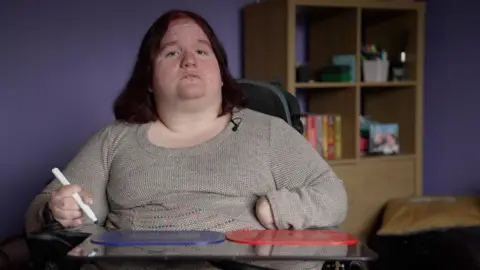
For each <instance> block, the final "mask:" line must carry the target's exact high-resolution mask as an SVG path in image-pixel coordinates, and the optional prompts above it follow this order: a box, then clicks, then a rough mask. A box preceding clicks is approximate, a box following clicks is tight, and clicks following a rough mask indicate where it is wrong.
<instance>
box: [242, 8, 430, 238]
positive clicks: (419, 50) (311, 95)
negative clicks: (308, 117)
mask: <svg viewBox="0 0 480 270" xmlns="http://www.w3.org/2000/svg"><path fill="white" fill-rule="evenodd" d="M424 15H425V4H424V3H420V2H415V1H413V0H412V1H408V0H270V1H268V0H267V1H262V2H260V3H255V4H250V5H248V6H246V7H245V8H244V10H243V48H244V58H243V60H244V62H243V71H244V78H248V79H255V80H264V81H273V80H275V81H280V82H282V83H283V85H284V86H285V87H286V89H287V90H288V91H289V92H291V93H293V94H297V91H300V89H301V91H303V93H305V94H306V97H307V102H308V108H309V110H308V112H310V113H316V114H339V115H341V117H342V128H341V129H342V134H341V138H342V152H343V153H342V158H341V159H337V160H331V161H329V163H330V164H331V166H332V168H333V169H334V171H335V172H336V173H337V174H338V175H339V176H340V178H342V180H343V181H344V182H345V185H346V188H347V191H348V194H349V213H348V217H347V219H346V221H345V222H344V223H343V224H342V227H343V229H344V230H346V231H348V232H350V233H353V234H355V235H357V236H358V237H360V238H361V239H363V238H364V237H365V236H366V235H367V234H368V233H370V231H371V228H372V225H373V223H374V222H375V221H376V219H377V218H378V214H379V213H380V210H381V208H382V206H384V204H385V203H386V202H387V200H389V199H392V198H397V197H404V196H412V195H420V194H421V193H422V125H423V124H422V118H423V116H422V115H423V114H422V104H423V100H422V96H423V95H422V92H423V55H424V52H423V50H424ZM300 18H302V20H303V19H305V18H306V20H307V21H308V23H307V24H306V25H305V27H306V29H305V33H306V34H305V40H304V42H305V44H307V46H306V55H307V59H306V61H307V62H308V65H309V69H311V70H310V72H313V71H314V69H316V68H319V67H322V66H325V65H328V64H331V59H332V55H338V54H349V55H354V56H355V66H356V67H355V75H354V77H355V78H354V80H353V81H352V82H310V81H309V82H297V76H296V64H297V61H298V59H296V51H298V48H296V43H297V42H296V39H297V37H296V34H297V32H296V28H297V24H298V21H299V20H300ZM405 33H408V36H409V38H408V42H403V43H402V42H399V40H401V39H402V35H403V36H404V35H405ZM368 43H370V44H371V43H374V44H380V45H381V46H382V47H383V48H384V49H386V50H387V52H389V53H390V52H398V51H399V50H400V48H399V46H401V45H400V44H403V45H402V48H403V51H405V52H406V55H407V62H406V65H407V70H408V71H409V78H408V80H403V81H399V82H394V81H390V80H389V81H387V82H382V83H371V82H364V81H363V79H362V69H361V68H362V58H361V55H362V51H361V49H362V45H364V44H368ZM390 56H391V55H390ZM362 114H363V115H368V116H370V117H372V118H373V119H374V120H377V121H380V122H387V123H389V122H395V123H398V125H399V142H400V154H398V155H395V156H376V157H365V156H362V155H361V154H360V121H359V116H360V115H362Z"/></svg>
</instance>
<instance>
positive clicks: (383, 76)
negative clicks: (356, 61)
mask: <svg viewBox="0 0 480 270" xmlns="http://www.w3.org/2000/svg"><path fill="white" fill-rule="evenodd" d="M362 64H363V81H365V82H386V81H388V71H389V68H390V62H389V61H388V60H363V63H362Z"/></svg>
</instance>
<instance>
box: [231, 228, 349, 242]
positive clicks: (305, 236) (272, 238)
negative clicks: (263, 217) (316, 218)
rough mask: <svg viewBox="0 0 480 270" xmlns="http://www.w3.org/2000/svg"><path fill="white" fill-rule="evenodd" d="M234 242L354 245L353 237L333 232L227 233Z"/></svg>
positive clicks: (277, 231) (257, 231)
mask: <svg viewBox="0 0 480 270" xmlns="http://www.w3.org/2000/svg"><path fill="white" fill-rule="evenodd" d="M225 237H226V238H227V239H228V240H229V241H232V242H236V243H242V244H249V245H327V246H328V245H329V246H335V245H354V244H356V243H357V242H358V239H357V238H355V237H354V236H353V235H351V234H348V233H343V232H338V231H331V230H298V231H295V230H242V231H232V232H227V233H226V235H225Z"/></svg>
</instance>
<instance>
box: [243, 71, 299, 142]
mask: <svg viewBox="0 0 480 270" xmlns="http://www.w3.org/2000/svg"><path fill="white" fill-rule="evenodd" d="M238 83H239V84H240V86H241V88H242V90H243V92H244V94H245V96H246V98H247V108H249V109H251V110H254V111H258V112H261V113H264V114H268V115H272V116H276V117H279V118H281V119H283V120H285V122H287V123H288V124H289V125H291V126H292V127H294V128H295V129H296V130H297V131H298V132H300V133H303V124H302V122H301V120H300V117H301V112H300V105H299V104H298V101H297V99H296V98H295V96H294V95H292V94H291V93H289V92H287V91H285V90H284V89H283V87H282V85H281V84H278V83H268V82H262V81H254V80H246V79H239V80H238Z"/></svg>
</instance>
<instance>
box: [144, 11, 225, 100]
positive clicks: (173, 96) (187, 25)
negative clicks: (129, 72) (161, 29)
mask: <svg viewBox="0 0 480 270" xmlns="http://www.w3.org/2000/svg"><path fill="white" fill-rule="evenodd" d="M153 71H154V72H153V81H152V91H153V92H154V94H155V95H156V96H158V97H159V100H160V101H161V102H173V103H175V102H179V101H193V102H195V103H198V104H201V103H204V104H216V103H217V102H220V103H221V88H222V79H221V75H220V67H219V65H218V61H217V58H216V56H215V54H214V52H213V49H212V46H211V44H210V41H209V39H208V37H207V35H205V33H204V32H203V30H202V29H201V28H200V27H199V26H198V25H197V24H196V23H195V22H194V21H193V20H191V19H178V20H175V21H173V22H172V23H171V24H170V26H169V28H168V30H167V32H166V33H165V35H164V37H163V40H162V41H161V43H160V49H159V53H158V54H157V57H156V58H155V60H154V68H153ZM200 100H201V101H202V102H199V101H200ZM203 101H205V102H203Z"/></svg>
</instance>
